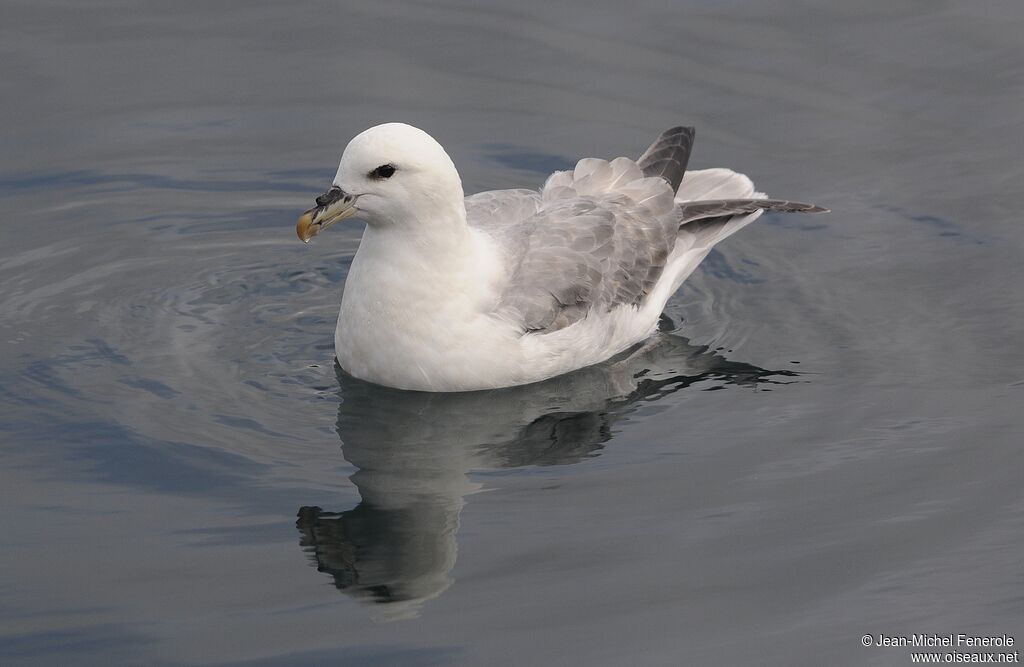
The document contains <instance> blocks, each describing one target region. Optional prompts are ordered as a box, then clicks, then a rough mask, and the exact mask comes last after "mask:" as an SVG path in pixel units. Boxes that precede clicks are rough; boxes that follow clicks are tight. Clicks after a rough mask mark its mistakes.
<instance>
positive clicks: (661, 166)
mask: <svg viewBox="0 0 1024 667" xmlns="http://www.w3.org/2000/svg"><path fill="white" fill-rule="evenodd" d="M695 135H696V130H695V129H694V128H692V127H684V126H682V125H678V126H676V127H672V128H669V129H667V130H665V131H664V132H662V133H661V135H660V136H659V137H658V138H657V139H656V140H655V141H654V143H653V144H651V146H650V148H648V149H647V150H646V151H644V154H643V155H641V156H640V157H639V158H638V159H637V161H636V162H637V165H638V166H639V167H640V169H641V170H642V171H643V173H644V176H658V177H661V178H664V179H665V180H666V181H668V184H669V185H671V186H672V192H675V191H676V190H678V189H679V184H680V183H682V181H683V175H684V174H685V173H686V165H687V163H688V162H689V161H690V152H691V151H692V150H693V139H694V136H695Z"/></svg>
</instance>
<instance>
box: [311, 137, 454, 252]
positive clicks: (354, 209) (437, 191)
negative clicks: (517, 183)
mask: <svg viewBox="0 0 1024 667" xmlns="http://www.w3.org/2000/svg"><path fill="white" fill-rule="evenodd" d="M463 197H464V195H463V191H462V180H461V179H460V178H459V172H458V171H457V170H456V169H455V164H454V163H453V162H452V160H451V158H450V157H448V153H446V152H445V150H444V148H442V147H441V144H439V143H437V141H435V140H434V138H433V137H431V136H430V135H429V134H427V133H426V132H424V131H423V130H420V129H418V128H415V127H413V126H411V125H406V124H404V123H385V124H383V125H377V126H375V127H371V128H370V129H368V130H366V131H364V132H362V133H360V134H358V135H356V136H355V137H354V138H353V139H352V141H350V142H349V144H348V146H347V147H346V148H345V152H344V154H343V155H342V156H341V164H339V165H338V173H337V175H336V176H335V177H334V186H333V187H332V188H331V189H330V190H329V191H328V192H326V193H324V194H323V195H321V196H320V197H317V200H316V204H317V205H316V206H315V207H313V208H311V209H309V210H308V211H306V212H305V213H304V214H303V215H302V217H300V218H299V223H298V226H297V228H296V231H297V233H298V235H299V238H300V239H302V240H303V241H309V239H310V238H311V237H312V236H313V235H315V234H316V233H317V232H319V231H320V230H322V229H325V228H326V227H328V226H329V225H331V224H333V223H335V222H337V221H338V220H341V219H343V218H347V217H350V216H353V215H358V216H359V217H361V218H363V219H364V220H366V222H367V224H369V225H372V226H375V227H376V226H380V227H403V226H404V227H409V226H415V227H418V228H424V227H425V226H427V225H432V224H440V223H441V221H449V222H450V221H453V220H457V221H459V222H462V221H464V216H465V207H464V204H463Z"/></svg>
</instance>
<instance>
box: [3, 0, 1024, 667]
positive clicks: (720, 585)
mask: <svg viewBox="0 0 1024 667" xmlns="http://www.w3.org/2000/svg"><path fill="white" fill-rule="evenodd" d="M832 5H833V6H831V7H825V6H821V5H820V3H807V2H777V1H774V0H773V1H770V2H761V1H755V0H738V1H735V2H732V1H730V2H702V1H693V2H685V3H674V2H667V1H665V0H656V1H652V2H647V1H640V2H633V3H629V5H628V6H625V5H623V4H622V3H613V2H603V3H598V4H595V3H589V4H586V5H584V4H581V3H569V2H561V1H559V0H555V1H553V2H551V1H547V2H527V3H519V4H509V3H506V4H504V5H493V6H490V7H486V6H482V5H479V4H477V3H471V2H461V1H460V2H450V3H438V4H435V3H416V2H400V3H378V4H374V5H372V6H367V5H366V4H365V3H348V4H344V3H329V2H300V3H278V2H273V3H271V2H246V3H241V2H221V3H155V2H147V3H129V2H93V3H87V4H83V3H78V2H59V1H54V2H35V1H32V2H28V1H27V0H23V1H16V0H6V1H5V2H3V20H2V21H0V54H2V57H0V93H2V98H3V100H4V102H3V104H2V105H0V128H2V129H0V225H2V226H0V345H2V348H0V351H2V354H0V409H2V420H0V497H2V502H3V506H2V507H3V510H2V512H0V663H3V664H46V665H53V664H95V665H116V664H231V665H300V664H302V665H305V664H344V665H353V666H367V667H369V666H378V665H396V664H409V665H483V664H487V665H523V664H551V665H556V664H559V665H565V664H586V665H609V666H611V665H624V664H631V665H680V664H695V665H705V664H758V665H820V664H839V665H890V664H893V665H900V664H910V656H909V651H908V650H906V649H901V648H864V647H862V646H861V637H862V636H863V635H864V634H866V633H872V634H878V633H885V634H891V635H899V634H907V633H938V634H946V633H959V632H963V633H968V634H983V635H1000V634H1003V633H1007V634H1010V635H1014V636H1016V637H1017V639H1018V641H1024V628H1022V620H1024V576H1022V569H1021V564H1020V563H1021V552H1022V550H1024V490H1022V484H1021V472H1022V470H1024V451H1022V447H1021V445H1022V440H1024V438H1022V433H1024V417H1022V407H1024V349H1022V346H1021V341H1022V340H1024V307H1022V306H1024V299H1022V289H1021V285H1022V278H1024V276H1022V268H1021V267H1022V265H1024V264H1022V252H1021V251H1022V245H1024V221H1022V220H1021V213H1020V210H1019V197H1018V193H1019V190H1020V187H1021V183H1022V182H1024V166H1022V165H1024V162H1022V160H1021V159H1020V147H1021V145H1022V143H1021V140H1022V137H1021V124H1020V119H1021V116H1022V114H1024V57H1022V52H1021V49H1020V31H1021V28H1022V26H1024V6H1022V5H1021V4H1020V3H1019V2H1012V1H1003V2H1000V1H998V0H993V1H991V2H981V3H968V2H937V1H935V0H928V1H923V0H922V1H915V0H900V1H898V2H887V3H869V4H868V5H865V6H856V7H855V6H854V5H849V6H845V5H843V6H841V5H840V4H839V3H832ZM390 120H403V121H406V122H410V123H413V124H415V125H418V126H420V127H423V128H425V129H427V130H428V131H430V132H431V133H432V134H433V135H434V136H436V137H437V138H438V139H439V140H440V141H441V142H442V143H443V144H444V145H445V146H446V147H447V148H448V150H449V152H450V153H451V155H452V156H453V158H454V159H455V162H456V164H457V165H458V166H459V168H460V170H461V173H462V176H463V180H464V182H465V185H466V190H467V192H475V191H479V190H483V189H491V188H495V187H536V186H538V185H539V184H540V183H541V182H542V181H543V179H544V177H545V176H546V175H547V173H549V172H550V171H551V170H553V169H557V168H560V167H564V166H566V165H570V164H572V163H574V161H575V160H576V159H577V158H578V157H583V156H600V157H609V158H610V157H615V156H617V155H636V154H638V153H639V152H640V151H642V150H643V149H644V148H645V147H646V146H647V144H648V142H649V141H650V140H651V139H653V137H654V136H656V135H657V133H658V132H659V131H660V130H662V129H664V128H665V127H668V126H670V125H674V124H678V123H687V124H693V125H696V126H697V128H698V132H697V137H698V139H697V145H696V151H695V155H694V159H693V162H692V164H693V165H694V166H695V167H710V166H729V167H732V168H735V169H738V170H741V171H743V172H745V173H747V174H749V175H750V176H751V177H752V178H753V179H754V181H755V182H756V183H757V185H758V187H759V189H761V190H764V191H766V192H768V193H770V194H772V195H776V196H780V197H791V198H797V199H804V200H809V201H813V202H816V203H820V204H823V205H827V206H830V207H831V208H832V209H833V213H832V214H831V215H829V216H824V217H814V218H811V217H797V216H793V217H783V216H765V217H764V218H762V219H761V220H760V221H758V223H757V224H755V225H753V226H751V227H749V228H747V229H746V230H744V231H743V232H742V233H741V234H739V235H738V236H736V237H733V238H732V239H730V240H728V241H727V242H726V243H724V244H723V245H722V246H720V247H719V249H718V251H716V252H715V253H714V254H713V255H712V256H711V257H710V258H709V259H708V261H707V262H706V263H705V264H704V265H703V266H702V268H701V269H700V270H699V271H698V272H697V273H696V274H695V276H694V277H693V278H692V279H691V280H690V281H689V282H688V283H687V284H686V285H685V286H684V288H683V289H682V290H681V291H680V293H679V294H677V295H676V297H675V298H674V299H673V300H672V301H671V302H670V305H669V308H668V310H667V317H666V318H665V320H664V321H663V327H662V328H663V331H662V332H661V333H660V334H659V336H658V339H657V345H653V346H650V348H649V349H647V350H645V351H644V352H643V353H642V354H640V355H638V356H634V357H633V358H629V359H620V360H618V361H616V362H614V363H609V364H605V365H602V366H599V367H596V368H591V369H587V370H585V371H582V372H580V373H577V374H574V375H570V376H567V377H564V378H559V379H556V380H554V381H551V382H548V383H544V384H540V385H536V386H530V387H522V388H518V389H514V390H509V391H495V392H483V393H474V394H462V395H425V394H415V393H403V392H395V391H388V390H383V389H380V388H377V387H373V386H371V385H366V384H363V383H359V382H356V381H353V380H351V379H350V378H347V377H345V376H344V375H342V374H340V373H338V372H336V370H335V368H334V364H333V331H334V323H335V318H336V316H337V307H338V303H339V301H340V297H341V291H342V287H343V284H344V281H345V274H346V270H347V267H348V265H349V261H350V260H351V258H352V255H353V253H354V252H355V249H356V247H357V244H358V239H359V235H360V233H361V229H360V228H359V226H358V224H352V225H350V226H348V227H347V228H342V226H340V225H339V226H338V227H335V228H333V229H332V230H331V231H330V232H329V233H327V234H324V235H322V236H320V237H318V238H317V239H315V241H314V242H313V243H311V244H310V245H309V246H304V245H303V244H301V243H299V242H298V241H297V240H296V239H295V237H294V232H293V224H294V220H295V217H296V215H297V214H298V213H299V212H301V211H302V210H304V209H305V208H307V207H308V206H309V205H310V202H311V200H312V197H314V196H315V195H317V194H319V193H320V192H321V191H322V190H323V188H324V187H325V186H326V185H327V184H328V183H329V182H330V179H331V178H332V177H333V174H334V170H335V167H336V164H337V160H338V158H339V157H340V154H341V151H342V149H343V147H344V146H345V144H346V143H347V141H348V139H349V138H350V137H351V136H352V135H354V134H356V133H357V132H359V131H361V130H362V129H364V128H366V127H368V126H370V125H373V124H376V123H379V122H383V121H390ZM1018 648H1019V647H1018Z"/></svg>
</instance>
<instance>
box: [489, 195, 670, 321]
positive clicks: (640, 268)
mask: <svg viewBox="0 0 1024 667" xmlns="http://www.w3.org/2000/svg"><path fill="white" fill-rule="evenodd" d="M518 227H519V229H518V234H519V240H518V242H513V241H512V240H511V239H508V240H506V248H507V249H511V252H510V255H511V256H510V257H509V266H510V267H511V275H510V276H509V280H508V283H507V284H506V286H505V288H504V290H503V291H502V294H501V296H500V298H499V301H498V307H497V311H498V314H499V315H500V316H502V317H504V318H506V319H508V320H509V321H512V322H514V323H515V324H516V325H517V326H519V327H521V328H522V330H523V332H524V333H528V332H536V333H550V332H552V331H557V330H559V329H562V328H564V327H567V326H569V325H571V324H573V323H575V322H578V321H579V320H581V319H583V318H584V317H586V316H587V314H588V313H590V312H592V311H595V310H599V311H604V312H606V311H609V310H611V309H613V308H615V307H616V306H619V305H624V304H630V305H639V304H640V302H641V301H642V300H643V298H644V297H645V296H646V295H647V293H648V292H649V291H650V289H651V288H652V287H653V286H654V284H655V283H656V282H657V280H658V278H659V277H660V276H661V273H662V271H663V270H664V268H665V262H666V260H667V259H668V255H669V253H670V252H671V250H672V246H673V244H674V243H675V236H676V233H677V230H678V222H677V221H674V220H673V219H671V218H670V217H669V218H665V219H660V218H653V217H651V216H650V214H649V212H648V211H647V210H646V209H642V208H636V207H630V206H629V205H628V204H627V203H626V202H618V203H615V202H607V201H605V202H596V201H594V200H587V199H582V200H581V199H577V200H573V201H568V202H563V203H561V204H557V205H553V206H550V207H546V208H544V209H541V210H540V211H538V212H537V213H536V214H535V215H534V216H532V217H531V218H529V219H527V220H525V221H523V223H522V224H520V225H518Z"/></svg>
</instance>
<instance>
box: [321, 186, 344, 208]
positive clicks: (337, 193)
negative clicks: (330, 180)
mask: <svg viewBox="0 0 1024 667" xmlns="http://www.w3.org/2000/svg"><path fill="white" fill-rule="evenodd" d="M341 195H342V193H341V188H339V187H333V188H331V189H330V190H328V191H327V192H325V193H323V194H322V195H320V196H319V197H317V198H316V205H317V206H320V207H323V206H327V205H328V204H333V203H334V202H336V201H338V200H339V199H341Z"/></svg>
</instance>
